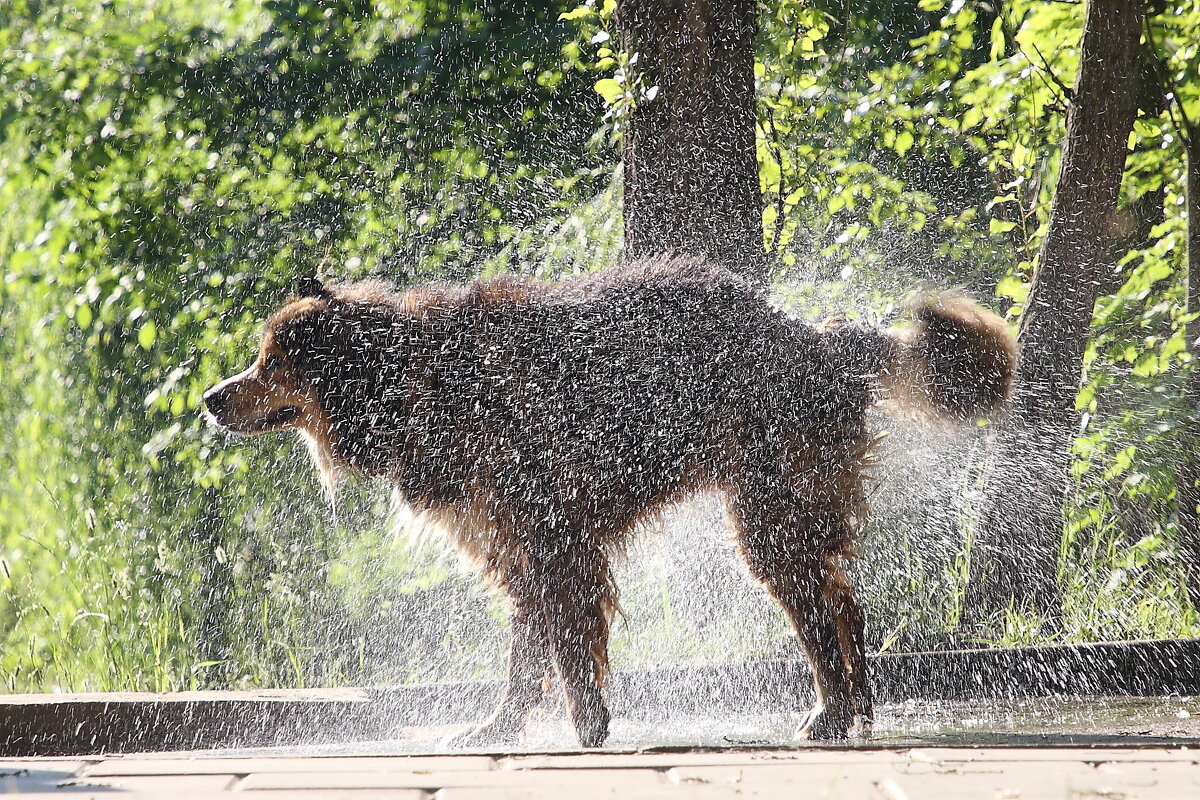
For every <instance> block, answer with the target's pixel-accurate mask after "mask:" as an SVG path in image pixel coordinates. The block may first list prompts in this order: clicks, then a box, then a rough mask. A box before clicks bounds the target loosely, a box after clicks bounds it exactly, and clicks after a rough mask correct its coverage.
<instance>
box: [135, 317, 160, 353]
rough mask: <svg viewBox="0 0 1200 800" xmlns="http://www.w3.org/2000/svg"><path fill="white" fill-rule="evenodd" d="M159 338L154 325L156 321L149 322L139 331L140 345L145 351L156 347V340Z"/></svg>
mask: <svg viewBox="0 0 1200 800" xmlns="http://www.w3.org/2000/svg"><path fill="white" fill-rule="evenodd" d="M156 338H158V328H157V326H155V324H154V320H149V321H148V322H147V323H146V324H145V325H143V326H142V329H141V330H140V331H138V344H140V345H141V346H142V349H143V350H149V349H150V348H151V347H153V346H154V340H155V339H156Z"/></svg>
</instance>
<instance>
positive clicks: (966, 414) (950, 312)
mask: <svg viewBox="0 0 1200 800" xmlns="http://www.w3.org/2000/svg"><path fill="white" fill-rule="evenodd" d="M910 311H911V314H912V321H911V322H909V323H907V324H901V325H897V326H893V327H891V328H887V329H886V330H879V329H873V328H867V327H863V326H859V325H853V324H849V323H846V322H844V321H842V320H837V319H833V320H827V321H826V324H825V331H826V332H827V334H828V335H829V336H831V337H832V344H833V346H834V348H835V350H836V351H837V352H839V354H841V355H842V356H843V359H844V360H845V361H847V362H848V363H847V366H849V367H850V368H851V369H854V370H856V371H857V372H858V374H861V375H866V376H869V378H870V380H871V382H872V384H873V388H874V389H875V392H876V396H877V398H878V400H879V401H880V402H881V404H882V405H883V406H884V408H885V409H887V410H889V411H893V412H898V413H900V414H908V415H916V416H922V417H935V418H943V419H945V418H949V419H954V420H962V421H965V420H972V419H976V418H979V417H984V416H989V415H992V414H994V413H995V412H996V411H997V410H999V409H1000V408H1001V407H1002V406H1003V405H1004V402H1005V401H1006V400H1007V399H1008V397H1009V395H1010V394H1011V392H1012V383H1013V374H1014V372H1015V370H1016V363H1017V343H1016V341H1015V340H1014V339H1013V336H1012V333H1011V332H1010V331H1009V328H1008V324H1007V323H1006V322H1005V321H1004V320H1002V319H1001V318H1000V317H998V316H996V315H995V314H993V313H991V312H990V311H986V310H984V309H982V308H980V307H979V306H977V305H976V304H975V303H973V302H971V300H970V298H968V297H966V296H965V295H963V294H961V293H959V292H946V293H944V294H940V295H934V296H931V297H926V298H925V299H923V300H920V301H918V302H916V303H914V304H913V305H912V306H911V307H910Z"/></svg>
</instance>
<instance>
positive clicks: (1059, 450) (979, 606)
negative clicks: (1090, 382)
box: [970, 0, 1144, 612]
mask: <svg viewBox="0 0 1200 800" xmlns="http://www.w3.org/2000/svg"><path fill="white" fill-rule="evenodd" d="M1143 19H1144V10H1143V4H1142V0H1088V4H1087V9H1086V11H1085V14H1084V24H1083V38H1082V43H1081V45H1080V60H1079V73H1078V77H1077V79H1076V83H1075V89H1074V91H1073V93H1071V95H1070V109H1069V111H1068V112H1067V130H1066V139H1065V143H1064V148H1063V156H1062V165H1061V167H1060V172H1059V177H1058V182H1057V187H1056V189H1055V193H1054V202H1053V204H1052V206H1051V209H1050V220H1049V228H1048V230H1047V233H1046V238H1045V240H1044V241H1043V243H1042V246H1041V251H1040V253H1039V256H1038V263H1037V268H1036V271H1035V272H1034V275H1033V284H1032V286H1031V288H1030V291H1029V295H1028V299H1027V300H1026V303H1025V308H1024V312H1023V314H1022V315H1021V324H1020V332H1019V335H1018V341H1019V342H1020V345H1021V360H1020V364H1019V366H1018V371H1017V379H1016V388H1015V393H1014V397H1013V402H1012V407H1011V410H1010V412H1009V414H1008V417H1007V418H1006V419H1005V420H1004V421H1003V423H1002V424H1001V426H1000V429H999V432H998V435H997V439H996V442H995V444H994V447H993V449H992V452H991V454H990V458H991V462H990V464H989V466H988V468H987V471H986V475H985V485H984V491H985V497H984V499H983V501H982V503H981V504H980V512H979V519H978V521H977V523H976V526H975V536H974V540H973V543H972V550H971V559H972V563H971V569H972V580H971V587H970V588H971V591H972V596H971V601H970V603H971V604H972V605H974V606H975V607H976V611H994V610H995V609H997V608H999V609H1003V608H1005V607H1007V606H1008V605H1009V604H1010V602H1011V603H1015V604H1016V605H1017V606H1018V607H1019V608H1023V609H1032V610H1036V611H1041V612H1057V610H1058V608H1059V592H1058V556H1059V549H1060V544H1061V541H1062V531H1063V504H1064V502H1065V499H1066V488H1067V479H1068V466H1069V463H1070V445H1071V438H1072V436H1073V435H1074V432H1075V430H1076V428H1077V424H1076V418H1077V413H1076V410H1075V400H1076V395H1077V394H1078V393H1079V382H1080V370H1081V368H1082V365H1083V354H1084V350H1085V349H1086V346H1087V340H1088V334H1089V326H1090V324H1091V320H1092V314H1093V310H1094V307H1095V305H1096V300H1097V298H1098V297H1099V296H1100V295H1101V293H1102V291H1103V289H1104V287H1105V286H1106V285H1107V284H1108V283H1109V279H1108V272H1109V271H1111V266H1112V262H1111V260H1110V259H1109V255H1110V252H1111V244H1110V242H1111V240H1112V239H1113V238H1114V237H1115V236H1116V230H1117V228H1118V226H1117V223H1116V221H1117V200H1118V198H1119V196H1120V192H1121V183H1122V178H1123V176H1124V173H1125V158H1126V152H1127V149H1128V141H1129V133H1130V131H1131V130H1132V128H1133V121H1134V118H1135V117H1136V115H1137V97H1136V93H1135V90H1136V86H1137V78H1138V73H1139V69H1138V65H1139V55H1140V52H1141V48H1140V44H1139V43H1140V39H1141V32H1142V23H1143Z"/></svg>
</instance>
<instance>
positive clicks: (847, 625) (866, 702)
mask: <svg viewBox="0 0 1200 800" xmlns="http://www.w3.org/2000/svg"><path fill="white" fill-rule="evenodd" d="M828 600H829V604H830V606H831V607H832V608H833V616H834V619H836V620H837V627H838V642H839V644H840V645H841V649H842V661H843V662H844V663H845V665H846V679H847V681H848V682H849V686H850V699H851V702H853V704H854V713H855V714H856V715H857V716H858V719H859V731H860V732H861V734H862V735H863V736H869V735H870V733H871V727H872V725H873V724H874V722H875V710H874V701H873V698H872V694H871V676H870V668H869V665H868V663H867V649H866V641H865V632H864V629H865V627H866V622H865V618H864V616H863V611H862V608H861V607H860V606H859V605H858V601H857V600H855V598H854V588H853V587H852V586H851V585H850V581H849V579H847V578H846V576H845V575H843V574H842V573H841V572H840V571H838V572H835V573H834V575H833V580H832V586H831V588H830V592H829V598H828Z"/></svg>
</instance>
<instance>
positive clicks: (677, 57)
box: [616, 0, 766, 281]
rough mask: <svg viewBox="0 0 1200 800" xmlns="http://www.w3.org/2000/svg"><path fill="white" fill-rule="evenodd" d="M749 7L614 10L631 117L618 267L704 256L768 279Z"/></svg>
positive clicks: (731, 2)
mask: <svg viewBox="0 0 1200 800" xmlns="http://www.w3.org/2000/svg"><path fill="white" fill-rule="evenodd" d="M757 14H758V6H757V3H756V2H755V0H620V2H618V4H617V12H616V22H617V28H618V30H619V31H620V37H621V44H622V46H623V48H624V51H625V55H626V58H627V62H626V63H627V70H628V78H627V80H628V84H629V89H630V100H631V102H630V108H629V111H628V115H627V119H626V124H625V128H624V130H623V133H622V138H621V159H622V164H623V167H624V195H623V197H624V207H623V213H624V218H625V239H624V250H625V258H626V259H636V258H641V257H643V256H647V255H652V254H654V253H660V252H664V251H675V252H681V253H693V254H699V255H703V256H706V257H708V258H710V259H712V260H713V261H714V262H716V263H718V264H722V265H724V266H726V267H728V268H729V269H731V270H733V271H734V272H738V273H741V274H743V275H746V276H747V277H750V278H751V279H753V280H756V281H761V280H763V279H765V266H766V264H765V258H764V253H763V235H762V192H761V191H760V189H759V179H758V162H757V160H756V155H755V153H756V148H755V119H756V114H755V85H754V43H755V34H756V32H757V29H758V26H757Z"/></svg>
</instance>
